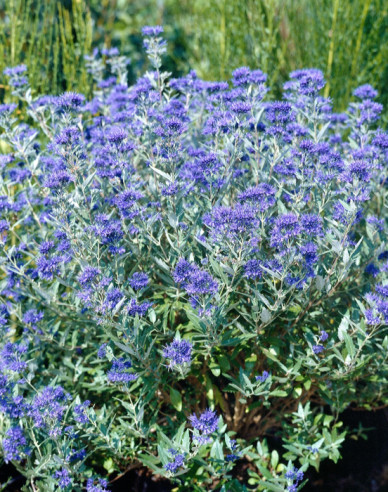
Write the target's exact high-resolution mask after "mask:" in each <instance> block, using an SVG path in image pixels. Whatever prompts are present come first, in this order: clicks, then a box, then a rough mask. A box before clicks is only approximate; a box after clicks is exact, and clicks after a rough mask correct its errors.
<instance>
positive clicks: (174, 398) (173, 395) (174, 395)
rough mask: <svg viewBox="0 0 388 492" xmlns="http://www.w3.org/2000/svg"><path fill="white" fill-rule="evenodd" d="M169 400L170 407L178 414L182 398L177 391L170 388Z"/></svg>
mask: <svg viewBox="0 0 388 492" xmlns="http://www.w3.org/2000/svg"><path fill="white" fill-rule="evenodd" d="M170 399H171V404H172V406H173V407H174V408H175V409H176V410H178V412H180V411H181V410H182V397H181V394H180V393H179V391H177V390H175V389H174V388H170Z"/></svg>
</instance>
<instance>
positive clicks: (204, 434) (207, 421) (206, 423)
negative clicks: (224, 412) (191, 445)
mask: <svg viewBox="0 0 388 492" xmlns="http://www.w3.org/2000/svg"><path fill="white" fill-rule="evenodd" d="M189 420H190V422H191V425H192V426H193V428H194V429H196V430H198V431H199V432H200V435H199V436H194V439H195V440H197V441H198V442H199V443H200V444H206V443H207V442H209V441H210V438H209V437H208V436H209V435H210V434H213V432H215V431H216V430H217V427H218V415H217V414H216V412H214V411H212V410H210V409H208V410H205V411H204V412H203V413H202V414H201V415H200V416H199V417H197V416H196V415H195V414H193V415H191V416H190V417H189Z"/></svg>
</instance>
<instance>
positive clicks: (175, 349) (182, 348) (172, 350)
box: [163, 339, 193, 367]
mask: <svg viewBox="0 0 388 492" xmlns="http://www.w3.org/2000/svg"><path fill="white" fill-rule="evenodd" d="M192 348H193V346H192V344H191V343H190V342H189V341H187V340H178V339H175V340H174V341H173V342H171V343H170V344H169V345H167V346H166V347H165V349H164V350H163V357H166V359H170V361H169V367H174V366H176V365H182V364H190V363H191V352H192Z"/></svg>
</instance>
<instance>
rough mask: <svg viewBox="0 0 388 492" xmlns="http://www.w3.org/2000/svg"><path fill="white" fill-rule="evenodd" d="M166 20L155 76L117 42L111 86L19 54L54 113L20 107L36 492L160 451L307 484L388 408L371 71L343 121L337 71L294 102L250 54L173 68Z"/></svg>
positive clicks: (21, 370)
mask: <svg viewBox="0 0 388 492" xmlns="http://www.w3.org/2000/svg"><path fill="white" fill-rule="evenodd" d="M143 34H144V36H145V38H146V39H145V47H146V50H147V52H148V54H149V56H150V57H151V62H152V63H153V67H154V69H155V71H154V72H148V73H146V74H145V75H144V76H143V77H142V78H140V79H139V80H138V81H137V83H136V84H135V85H134V86H132V87H128V86H127V85H126V83H125V80H126V78H125V75H124V67H125V64H126V60H125V59H123V58H122V57H120V56H119V55H118V53H117V52H116V51H115V50H113V51H111V50H110V51H109V50H108V51H106V50H105V51H104V53H103V57H104V58H99V56H100V55H99V54H98V53H97V52H96V53H94V55H93V57H94V58H93V57H91V58H89V59H88V66H89V69H90V70H91V72H93V77H94V79H95V82H96V88H95V97H94V98H93V99H92V100H90V101H87V100H86V99H85V97H84V96H82V95H80V94H75V93H65V94H63V95H62V96H59V97H52V96H40V97H37V98H34V97H32V96H31V92H30V90H29V88H28V80H27V78H26V71H25V69H24V67H21V68H20V67H16V68H11V69H8V70H7V76H8V77H10V78H11V83H12V84H13V85H14V88H15V95H16V96H18V97H19V104H23V105H25V106H26V108H27V110H28V114H29V117H30V119H31V121H30V123H31V124H26V123H24V122H22V121H19V120H18V117H17V106H16V105H3V106H1V107H0V111H1V114H0V119H1V125H2V128H3V133H2V140H3V142H4V145H3V148H4V149H6V150H5V151H4V154H3V155H2V156H1V160H0V165H1V182H0V185H1V189H0V213H1V220H0V237H1V244H2V251H1V256H0V268H1V272H2V273H1V283H0V289H1V290H0V292H1V294H0V296H1V297H0V299H1V304H0V326H1V328H2V334H3V336H2V343H1V351H0V360H1V375H0V388H1V392H0V395H1V396H0V404H1V410H2V414H1V415H2V420H1V421H2V427H1V429H2V430H1V432H2V449H3V454H4V458H5V460H6V461H12V462H13V463H14V464H15V466H17V468H18V469H19V470H20V471H21V472H22V473H23V474H24V475H25V476H26V477H27V484H26V486H25V488H26V490H58V487H59V488H60V489H63V490H85V487H86V490H89V491H92V490H106V487H109V486H108V485H107V484H106V482H105V481H104V480H105V479H109V478H112V477H114V476H115V474H116V475H117V473H119V472H124V471H125V470H126V469H127V467H128V466H131V465H136V463H140V464H142V465H145V466H147V467H149V468H150V469H151V470H153V471H154V472H155V473H157V474H159V475H163V476H166V477H169V478H170V479H171V480H172V481H174V482H175V483H176V485H177V486H178V487H180V488H181V489H182V490H187V488H185V487H190V490H198V491H202V490H213V489H217V490H223V491H226V490H228V491H231V490H235V491H242V490H246V489H245V486H246V483H245V484H244V480H246V478H245V479H244V474H242V473H241V469H242V468H241V467H240V464H243V465H244V468H243V469H245V468H246V463H247V462H248V461H249V467H248V468H247V469H248V472H247V473H248V475H249V479H248V480H249V484H251V485H252V486H254V487H256V490H271V491H279V492H280V491H283V490H288V491H294V490H298V489H300V488H301V487H302V486H303V483H304V481H303V479H304V473H305V472H306V470H307V469H308V468H309V467H310V466H313V467H315V468H316V469H319V464H320V462H321V461H322V460H323V459H326V458H330V459H332V460H334V461H337V460H338V459H339V457H340V447H341V443H342V442H343V441H344V439H345V436H346V434H347V433H348V432H349V431H347V430H346V429H343V428H342V424H341V422H340V421H338V415H339V413H340V412H341V411H342V410H344V409H345V408H347V407H349V406H350V407H363V408H372V407H373V406H376V405H381V404H386V403H387V394H386V389H385V388H386V383H387V355H386V354H387V346H388V338H387V335H386V323H387V320H388V308H387V306H388V301H387V296H388V286H387V279H386V271H387V265H388V263H387V261H388V252H387V250H386V245H385V243H384V239H385V234H386V227H387V224H386V207H387V186H386V183H387V148H388V136H387V135H386V134H385V133H383V132H382V131H380V130H378V129H376V124H375V123H376V121H377V119H378V115H379V113H380V111H381V106H380V105H379V104H377V103H375V102H374V98H375V96H376V93H375V91H374V90H373V88H372V87H370V86H363V87H361V88H359V89H358V90H357V91H356V93H355V99H356V98H357V100H355V102H352V103H351V104H350V107H349V111H348V113H347V114H334V113H333V112H332V110H331V105H330V101H329V100H327V99H324V98H322V97H321V95H320V91H321V90H322V89H323V87H324V80H323V77H322V74H321V72H320V71H319V70H314V69H308V70H299V71H296V72H293V73H292V74H291V75H290V82H288V83H287V84H286V86H285V88H284V98H283V100H282V101H275V102H269V101H266V92H267V88H266V86H265V81H266V76H265V74H263V73H262V72H261V71H259V70H257V71H251V70H250V69H248V68H247V67H241V68H240V69H238V70H236V71H235V72H234V74H233V80H232V81H231V82H230V83H229V82H205V81H202V80H199V79H198V78H197V77H196V74H195V73H193V72H191V73H190V74H189V75H187V76H186V77H183V78H181V79H170V78H169V74H167V73H164V72H162V71H161V55H162V53H163V51H164V49H165V47H164V42H163V39H162V29H161V28H160V27H147V28H145V29H144V30H143ZM104 61H108V62H109V63H108V64H107V65H105V64H104ZM109 70H110V72H109ZM105 75H106V77H105V78H104V76H105ZM273 435H276V436H278V437H279V438H280V440H281V442H282V446H279V447H277V448H276V449H275V448H272V449H271V447H270V446H269V445H268V443H267V441H266V437H267V436H273ZM103 468H104V469H105V470H106V477H101V476H99V474H100V473H101V469H103ZM245 477H246V476H245Z"/></svg>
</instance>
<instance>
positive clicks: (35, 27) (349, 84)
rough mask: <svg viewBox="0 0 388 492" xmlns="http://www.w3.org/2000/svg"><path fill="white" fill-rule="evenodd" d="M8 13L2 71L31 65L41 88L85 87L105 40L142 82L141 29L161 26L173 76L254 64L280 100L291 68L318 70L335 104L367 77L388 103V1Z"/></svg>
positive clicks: (139, 4)
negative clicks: (88, 66)
mask: <svg viewBox="0 0 388 492" xmlns="http://www.w3.org/2000/svg"><path fill="white" fill-rule="evenodd" d="M0 16H1V19H2V22H1V37H0V39H1V42H0V55H1V57H0V58H1V61H0V65H1V66H0V68H1V69H2V68H4V66H7V65H15V64H18V63H22V62H23V63H26V64H27V65H28V67H29V74H30V82H31V84H32V87H33V88H34V89H36V90H39V91H42V92H50V93H59V92H61V91H63V90H65V89H68V90H70V89H74V90H80V91H82V89H84V88H85V80H86V76H87V75H86V71H85V65H84V60H83V56H84V55H85V54H87V53H88V52H90V50H91V48H92V46H101V45H103V44H106V45H108V46H111V45H115V46H119V47H120V49H121V50H122V51H123V53H124V54H126V55H129V56H130V57H131V59H132V64H131V73H132V77H133V78H135V76H136V75H138V74H139V72H140V71H141V70H142V69H143V66H142V65H143V63H144V57H143V56H142V55H141V50H140V47H141V38H140V36H139V32H140V28H141V26H143V25H145V24H151V25H152V24H158V23H161V24H164V25H165V30H166V38H167V40H168V46H169V49H168V57H167V60H166V63H165V66H166V68H167V69H169V70H170V71H172V72H173V73H174V74H181V73H186V72H187V70H188V69H189V68H194V69H195V70H197V71H198V74H199V76H201V77H203V78H205V79H210V80H217V79H223V80H224V79H226V78H229V77H230V76H231V72H232V70H233V69H235V68H236V67H238V66H241V65H248V66H250V67H251V68H261V69H262V70H263V71H264V72H266V73H268V74H270V79H269V85H270V86H271V87H272V88H273V92H274V95H275V96H276V97H279V92H280V88H281V86H282V84H283V82H284V81H285V80H286V79H287V74H288V73H289V72H290V71H291V70H295V69H296V68H300V67H312V66H314V67H317V68H320V69H321V70H323V72H324V74H325V77H326V80H328V85H327V88H326V92H325V95H326V96H330V97H332V98H333V99H334V102H335V106H336V109H338V110H343V109H344V108H345V107H346V106H347V103H348V101H349V96H350V94H351V91H352V90H353V89H354V88H355V87H357V86H358V85H360V84H362V83H366V82H369V83H373V85H374V86H375V87H376V88H377V89H378V91H379V93H380V98H379V101H380V102H382V103H383V104H384V106H385V107H387V102H388V89H387V87H388V66H387V64H386V63H385V62H384V61H385V60H386V59H387V58H388V2H387V1H386V0H234V1H233V2H231V1H228V0H195V1H194V2H193V1H190V0H144V1H143V0H142V1H139V0H102V1H100V0H98V1H97V0H89V1H85V0H73V1H71V0H61V1H60V2H55V1H53V0H51V1H48V2H47V1H46V2H43V1H41V0H10V1H6V0H1V1H0ZM301 26H303V28H301ZM344 74H346V75H347V77H346V78H344Z"/></svg>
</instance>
